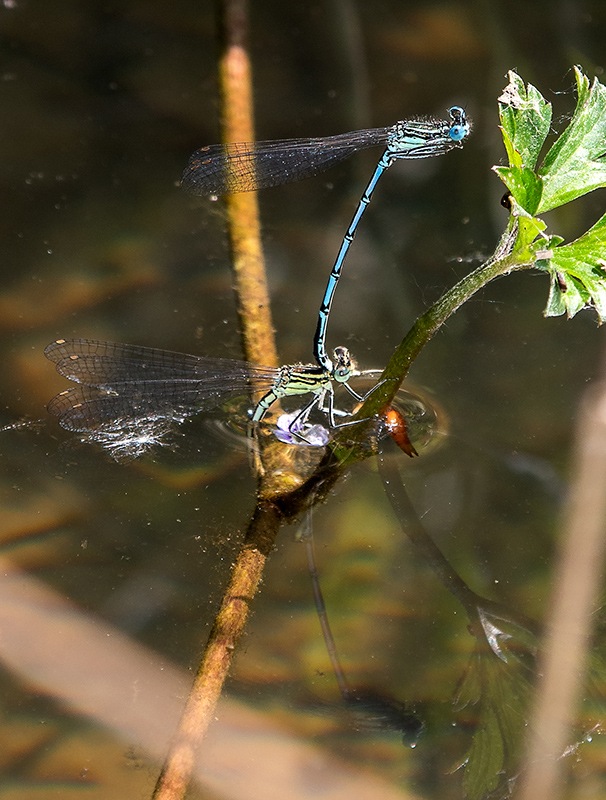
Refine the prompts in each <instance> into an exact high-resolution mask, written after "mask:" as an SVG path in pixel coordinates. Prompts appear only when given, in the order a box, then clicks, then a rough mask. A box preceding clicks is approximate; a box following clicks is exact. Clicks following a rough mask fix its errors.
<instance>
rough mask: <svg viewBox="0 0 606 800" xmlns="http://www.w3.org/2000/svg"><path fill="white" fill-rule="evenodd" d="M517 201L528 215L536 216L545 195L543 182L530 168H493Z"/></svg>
mask: <svg viewBox="0 0 606 800" xmlns="http://www.w3.org/2000/svg"><path fill="white" fill-rule="evenodd" d="M493 169H494V171H495V172H496V173H497V175H498V176H499V178H500V179H501V180H502V181H503V183H504V184H505V186H507V188H508V189H509V191H510V192H511V194H512V195H513V197H514V198H515V200H516V201H517V202H518V203H519V205H520V206H521V207H522V208H523V209H524V210H525V211H526V212H527V213H528V214H534V213H535V211H536V210H537V208H538V207H539V204H540V202H541V197H542V195H543V182H542V180H541V178H539V176H538V175H536V174H535V173H534V172H533V171H532V170H531V169H529V168H528V167H517V166H516V167H493Z"/></svg>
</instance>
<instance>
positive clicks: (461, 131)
mask: <svg viewBox="0 0 606 800" xmlns="http://www.w3.org/2000/svg"><path fill="white" fill-rule="evenodd" d="M448 114H449V115H450V119H451V121H452V125H451V126H450V130H449V131H448V135H449V136H450V138H451V139H452V141H453V142H460V141H461V140H462V139H464V138H465V137H466V136H467V135H468V134H469V131H470V130H471V123H470V122H469V120H468V119H467V114H466V113H465V109H464V108H461V106H451V107H450V108H449V109H448Z"/></svg>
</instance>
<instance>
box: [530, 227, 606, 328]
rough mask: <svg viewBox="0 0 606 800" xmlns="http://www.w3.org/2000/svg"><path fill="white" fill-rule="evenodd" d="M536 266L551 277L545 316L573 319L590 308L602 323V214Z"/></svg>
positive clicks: (605, 273) (605, 277) (605, 258)
mask: <svg viewBox="0 0 606 800" xmlns="http://www.w3.org/2000/svg"><path fill="white" fill-rule="evenodd" d="M537 266H538V267H539V268H540V269H545V270H547V271H548V272H549V274H550V276H551V288H550V292H549V298H548V301H547V307H546V309H545V312H544V313H545V316H547V317H554V316H559V315H561V314H564V313H565V314H567V315H568V317H574V315H575V314H577V313H578V312H579V311H581V309H583V308H585V307H587V306H593V307H595V310H596V312H597V315H598V319H599V321H600V322H604V321H605V320H606V214H604V216H603V217H601V219H599V220H598V221H597V222H596V224H595V225H594V226H593V227H592V228H591V229H590V230H588V231H587V233H585V234H584V235H583V236H581V237H579V238H578V239H576V240H575V241H574V242H571V243H570V244H566V245H562V246H561V247H555V248H553V249H552V250H551V252H550V253H549V254H548V257H547V258H546V259H545V262H544V264H543V263H538V264H537Z"/></svg>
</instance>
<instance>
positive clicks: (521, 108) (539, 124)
mask: <svg viewBox="0 0 606 800" xmlns="http://www.w3.org/2000/svg"><path fill="white" fill-rule="evenodd" d="M499 117H500V120H501V130H502V133H503V141H504V142H505V149H506V150H507V155H508V157H509V164H510V166H514V167H522V166H523V167H527V168H528V169H529V170H533V169H534V168H535V166H536V163H537V159H538V157H539V153H540V151H541V148H542V147H543V143H544V141H545V139H546V138H547V134H548V133H549V126H550V125H551V103H548V102H547V100H545V98H544V97H543V95H542V94H541V93H540V92H539V90H538V89H536V88H535V87H534V86H533V85H532V84H531V83H529V84H528V87H526V86H524V81H523V80H522V79H521V78H520V76H519V75H518V74H517V73H516V72H514V71H513V70H512V71H511V72H510V73H509V84H508V85H507V86H506V87H505V89H503V93H502V95H501V96H500V97H499Z"/></svg>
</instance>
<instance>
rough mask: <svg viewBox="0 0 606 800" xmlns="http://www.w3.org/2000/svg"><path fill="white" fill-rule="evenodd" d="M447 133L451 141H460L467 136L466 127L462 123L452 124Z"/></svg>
mask: <svg viewBox="0 0 606 800" xmlns="http://www.w3.org/2000/svg"><path fill="white" fill-rule="evenodd" d="M448 135H449V136H450V138H451V139H452V141H453V142H460V141H461V139H464V138H465V137H466V136H467V128H466V127H465V126H464V125H452V126H451V128H450V130H449V131H448Z"/></svg>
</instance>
